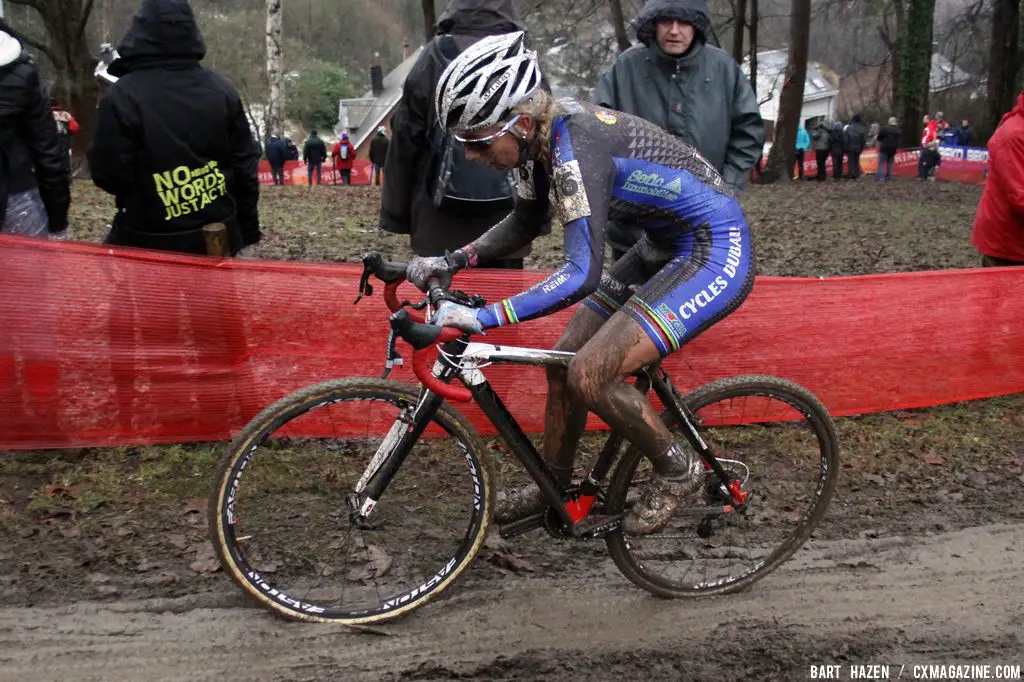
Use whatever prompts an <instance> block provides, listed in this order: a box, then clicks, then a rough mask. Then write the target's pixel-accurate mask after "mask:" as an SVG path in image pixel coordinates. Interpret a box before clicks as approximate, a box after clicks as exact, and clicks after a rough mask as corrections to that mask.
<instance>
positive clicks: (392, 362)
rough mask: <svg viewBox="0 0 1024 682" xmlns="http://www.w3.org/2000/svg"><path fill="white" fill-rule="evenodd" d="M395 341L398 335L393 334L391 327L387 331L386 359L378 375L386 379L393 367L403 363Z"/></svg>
mask: <svg viewBox="0 0 1024 682" xmlns="http://www.w3.org/2000/svg"><path fill="white" fill-rule="evenodd" d="M397 341H398V336H397V335H396V334H395V330H394V329H391V330H390V331H388V355H387V360H386V361H385V362H384V373H383V374H381V375H380V378H381V379H387V378H388V375H389V374H391V370H392V369H393V368H395V367H401V366H403V365H404V364H405V361H404V360H403V359H402V356H401V355H399V354H398V347H397Z"/></svg>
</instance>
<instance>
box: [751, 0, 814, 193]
mask: <svg viewBox="0 0 1024 682" xmlns="http://www.w3.org/2000/svg"><path fill="white" fill-rule="evenodd" d="M789 34H790V38H789V61H788V62H787V64H786V76H785V80H784V81H783V83H782V93H781V94H780V95H779V114H778V119H777V120H776V121H775V139H774V142H773V144H772V149H771V151H770V152H768V163H767V165H766V166H765V170H764V173H763V174H762V176H761V178H762V182H774V181H776V180H785V181H788V180H789V179H790V176H791V173H792V172H793V164H794V163H795V161H796V132H797V128H799V127H800V115H801V113H802V111H803V108H804V84H805V83H806V82H807V55H808V52H809V51H810V47H811V0H793V4H792V9H791V10H790V18H789Z"/></svg>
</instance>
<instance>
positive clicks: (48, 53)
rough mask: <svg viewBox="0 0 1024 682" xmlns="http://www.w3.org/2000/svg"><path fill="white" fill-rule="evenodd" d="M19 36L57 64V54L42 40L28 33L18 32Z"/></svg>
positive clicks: (22, 40)
mask: <svg viewBox="0 0 1024 682" xmlns="http://www.w3.org/2000/svg"><path fill="white" fill-rule="evenodd" d="M7 1H8V2H11V0H7ZM18 37H19V38H21V42H23V43H25V44H26V45H28V46H29V47H34V48H35V49H37V50H39V51H40V52H42V53H43V54H45V55H46V57H47V58H48V59H49V60H50V61H51V62H53V63H54V64H56V63H57V58H56V56H55V55H54V53H53V52H52V51H51V50H50V48H49V47H47V46H46V45H45V44H44V43H42V42H41V41H39V40H36V39H35V38H32V37H30V36H27V35H25V34H23V33H19V34H18Z"/></svg>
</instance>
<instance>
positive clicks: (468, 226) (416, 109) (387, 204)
mask: <svg viewBox="0 0 1024 682" xmlns="http://www.w3.org/2000/svg"><path fill="white" fill-rule="evenodd" d="M435 30H436V32H437V35H436V36H435V37H434V39H433V40H431V41H430V42H429V43H427V44H426V46H425V47H424V48H423V52H422V53H421V54H420V56H419V58H418V59H417V60H416V63H415V64H414V65H413V67H412V70H411V71H410V72H409V76H408V77H407V78H406V79H405V85H404V87H403V90H402V99H401V100H400V101H399V103H398V107H397V108H396V109H395V114H394V116H392V118H391V143H390V146H389V147H388V156H387V163H386V164H385V168H384V176H385V178H386V180H385V182H384V190H383V192H382V193H381V207H380V208H381V211H380V228H381V229H382V230H384V231H385V232H392V233H395V234H407V235H409V237H410V239H409V241H410V246H411V247H412V250H413V253H415V254H416V255H418V256H440V255H444V253H445V251H446V250H452V251H454V250H455V249H457V248H459V247H460V246H461V245H462V244H468V243H469V242H471V241H473V240H474V239H476V238H477V237H479V236H480V235H482V234H483V233H484V232H486V231H487V230H489V229H490V228H491V227H493V226H494V224H495V223H497V222H498V221H500V220H501V219H502V218H504V217H505V216H506V215H507V214H508V212H509V208H508V207H507V206H506V207H501V206H498V207H496V208H495V209H494V210H489V211H479V212H474V213H457V212H455V211H453V210H449V209H446V208H445V207H443V206H441V207H438V206H435V204H434V200H433V197H432V196H431V190H430V186H431V183H433V182H434V180H435V177H433V176H434V175H435V172H434V171H435V168H434V162H435V161H436V156H437V155H438V154H439V152H440V151H441V150H440V149H435V148H434V146H433V143H432V139H431V138H432V133H433V131H434V129H435V128H436V127H437V119H436V115H435V112H434V90H435V89H436V87H437V82H438V80H440V78H441V72H442V71H443V69H444V66H445V64H446V61H445V60H446V59H447V60H451V59H454V58H455V57H457V56H458V55H459V54H460V53H461V52H462V51H463V50H465V49H466V48H467V47H469V46H470V45H472V44H473V43H475V42H476V41H478V40H480V39H481V38H483V37H485V36H493V35H500V34H502V33H511V32H513V31H523V30H526V26H525V25H524V24H523V22H522V19H521V18H520V17H519V12H518V10H516V7H515V4H514V3H513V2H512V0H451V1H450V2H449V3H448V7H447V8H446V9H445V11H444V12H443V13H442V14H441V16H440V18H439V19H438V20H437V25H436V27H435ZM529 253H530V247H529V246H527V247H525V248H523V249H521V250H520V251H517V252H516V253H514V254H511V256H510V257H508V258H505V259H501V260H498V261H492V262H490V263H482V264H481V267H499V268H518V269H522V267H523V256H526V255H528V254H529Z"/></svg>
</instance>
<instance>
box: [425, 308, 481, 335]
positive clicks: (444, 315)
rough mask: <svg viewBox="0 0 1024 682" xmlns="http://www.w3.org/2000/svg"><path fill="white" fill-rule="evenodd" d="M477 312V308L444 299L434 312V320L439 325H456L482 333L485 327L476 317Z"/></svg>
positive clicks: (474, 332) (466, 330)
mask: <svg viewBox="0 0 1024 682" xmlns="http://www.w3.org/2000/svg"><path fill="white" fill-rule="evenodd" d="M476 313H477V310H476V308H470V307H468V306H464V305H459V304H458V303H452V302H451V301H442V302H441V305H439V306H438V307H437V312H435V313H434V320H433V322H434V324H436V325H437V326H439V327H455V328H456V329H461V330H462V331H464V332H470V333H471V334H482V333H483V331H484V328H483V326H482V325H481V324H480V320H478V319H477V318H476Z"/></svg>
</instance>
